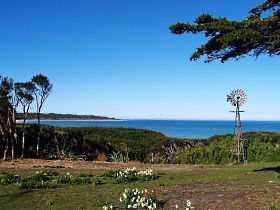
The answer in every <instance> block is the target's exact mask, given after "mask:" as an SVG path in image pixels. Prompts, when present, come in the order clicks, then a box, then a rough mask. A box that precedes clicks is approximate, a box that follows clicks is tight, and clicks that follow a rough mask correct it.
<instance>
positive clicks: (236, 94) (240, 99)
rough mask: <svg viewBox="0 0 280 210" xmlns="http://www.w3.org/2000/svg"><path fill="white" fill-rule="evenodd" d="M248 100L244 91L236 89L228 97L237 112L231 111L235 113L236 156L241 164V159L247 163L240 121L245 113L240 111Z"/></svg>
mask: <svg viewBox="0 0 280 210" xmlns="http://www.w3.org/2000/svg"><path fill="white" fill-rule="evenodd" d="M246 100H247V95H246V93H245V92H244V91H243V90H242V89H234V90H233V91H231V92H230V94H229V95H227V102H230V103H231V104H232V105H233V106H235V107H236V110H235V111H230V112H234V113H235V120H234V134H235V140H236V144H237V145H236V148H235V150H236V152H235V153H236V156H237V161H238V162H240V160H241V158H242V159H243V162H247V161H246V159H245V154H244V147H243V141H242V126H241V121H240V113H241V112H244V111H240V110H239V107H240V106H242V105H243V104H244V103H245V102H246Z"/></svg>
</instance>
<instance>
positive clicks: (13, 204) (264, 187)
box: [0, 163, 280, 209]
mask: <svg viewBox="0 0 280 210" xmlns="http://www.w3.org/2000/svg"><path fill="white" fill-rule="evenodd" d="M279 165H280V163H262V164H249V165H240V166H232V167H225V168H219V169H211V168H209V169H191V170H180V171H166V172H164V173H165V174H162V175H161V177H160V178H159V179H157V180H154V181H150V182H137V183H133V184H113V183H112V182H111V181H109V180H104V181H105V182H106V184H104V185H99V186H94V185H69V184H67V185H58V184H56V188H52V189H42V190H41V189H40V190H31V191H26V190H18V189H17V188H16V187H14V186H0V197H1V199H0V207H1V209H97V208H96V204H97V203H99V202H101V201H112V202H113V203H114V204H115V205H118V204H119V201H118V199H119V197H120V194H121V193H122V192H123V191H124V189H125V188H126V187H137V188H147V189H150V190H154V193H155V194H156V196H157V198H159V199H161V200H162V201H164V202H165V208H166V209H174V205H175V204H181V203H183V202H184V200H185V199H190V200H191V201H192V202H193V204H194V206H195V207H196V209H210V208H211V209H260V208H264V209H266V208H267V207H269V206H270V205H272V204H276V205H278V206H279V205H280V179H279V178H276V177H275V173H276V171H278V172H279V171H280V167H279ZM264 168H266V169H265V170H262V169H264ZM36 170H38V169H29V170H23V169H9V170H1V171H0V172H4V171H5V172H13V173H17V174H19V175H22V176H28V175H32V174H34V173H35V171H36ZM53 170H58V171H60V173H66V172H70V173H71V174H73V176H77V175H78V174H79V173H82V172H83V173H86V172H90V173H94V174H95V175H96V176H98V175H99V174H100V171H93V170H91V171H89V170H75V169H53ZM256 170H259V171H256ZM269 181H272V182H269ZM48 200H49V201H51V202H53V205H50V206H49V205H46V202H47V201H48ZM99 209H100V208H99Z"/></svg>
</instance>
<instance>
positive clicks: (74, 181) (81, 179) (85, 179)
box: [70, 177, 92, 184]
mask: <svg viewBox="0 0 280 210" xmlns="http://www.w3.org/2000/svg"><path fill="white" fill-rule="evenodd" d="M70 183H71V184H91V183H92V181H91V179H90V178H89V177H78V178H76V179H72V180H71V181H70Z"/></svg>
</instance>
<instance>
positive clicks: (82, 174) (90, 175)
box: [79, 173, 94, 177]
mask: <svg viewBox="0 0 280 210" xmlns="http://www.w3.org/2000/svg"><path fill="white" fill-rule="evenodd" d="M79 177H94V175H93V174H85V173H81V174H80V175H79Z"/></svg>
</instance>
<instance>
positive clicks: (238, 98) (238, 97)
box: [227, 89, 247, 106]
mask: <svg viewBox="0 0 280 210" xmlns="http://www.w3.org/2000/svg"><path fill="white" fill-rule="evenodd" d="M246 101H247V94H246V93H245V92H244V90H242V89H234V90H233V91H231V92H230V94H229V95H227V102H230V103H231V104H232V105H233V106H237V105H238V106H242V105H243V104H245V102H246Z"/></svg>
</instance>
